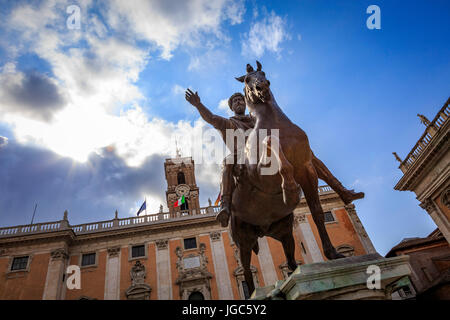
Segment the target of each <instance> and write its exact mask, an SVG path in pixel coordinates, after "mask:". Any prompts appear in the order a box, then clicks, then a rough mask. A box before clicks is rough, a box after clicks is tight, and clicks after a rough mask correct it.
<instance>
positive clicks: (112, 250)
mask: <svg viewBox="0 0 450 320" xmlns="http://www.w3.org/2000/svg"><path fill="white" fill-rule="evenodd" d="M119 253H120V247H113V248H108V256H109V257H110V258H113V257H118V256H119Z"/></svg>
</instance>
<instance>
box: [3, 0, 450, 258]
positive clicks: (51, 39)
mask: <svg viewBox="0 0 450 320" xmlns="http://www.w3.org/2000/svg"><path fill="white" fill-rule="evenodd" d="M372 4H376V5H378V6H379V7H380V10H381V29H380V30H369V29H368V28H367V27H366V20H367V18H368V17H369V14H367V13H366V9H367V7H368V6H369V5H372ZM69 5H78V6H79V8H80V19H81V20H80V21H81V23H80V29H68V28H67V25H66V20H67V19H68V17H69V16H70V14H67V13H66V8H67V7H68V6H69ZM0 10H1V11H0V21H1V22H0V34H1V37H0V84H1V85H0V163H1V167H0V225H1V226H9V225H19V224H27V223H29V222H30V220H31V215H32V211H33V208H34V204H35V203H36V202H37V203H38V209H37V213H36V217H35V221H36V222H44V221H52V220H59V219H61V218H62V214H63V212H64V210H66V209H67V210H68V211H69V221H70V223H71V224H80V223H87V222H91V221H98V220H108V219H111V218H112V217H113V215H114V211H115V210H116V209H118V210H119V216H121V217H128V216H132V215H134V214H135V212H136V211H137V209H138V208H139V207H140V205H141V203H142V201H143V199H144V197H147V199H148V202H149V207H150V209H151V210H153V211H157V209H158V208H159V204H160V203H163V204H164V197H165V194H164V192H165V189H166V183H165V180H164V173H163V161H164V159H165V158H167V157H169V156H171V155H173V153H174V151H175V146H174V144H173V140H171V137H173V134H177V135H178V136H179V137H184V136H187V135H188V134H189V133H190V132H192V131H193V130H194V129H202V128H203V129H206V128H208V125H207V124H205V123H204V122H202V121H201V120H199V115H198V113H197V112H196V110H194V109H193V108H192V107H191V106H190V105H189V104H188V103H187V102H186V101H185V100H184V94H183V90H184V89H185V88H187V87H190V88H192V89H194V90H196V91H198V92H199V94H200V96H201V99H202V101H203V103H204V104H205V105H206V106H208V107H209V108H210V109H211V110H212V111H213V112H215V113H218V114H221V115H223V116H227V115H228V113H227V109H228V107H227V106H226V99H227V98H228V97H229V96H230V95H231V94H232V93H234V92H237V91H241V90H242V84H241V83H239V82H237V81H236V80H234V77H236V76H240V75H242V74H243V73H244V72H245V65H246V64H247V63H251V64H253V65H255V60H256V59H258V60H259V61H260V62H261V63H262V65H263V70H264V71H265V73H266V75H267V77H268V79H269V80H270V81H271V87H272V91H273V93H274V95H275V97H276V99H277V101H278V104H279V105H280V107H281V108H282V109H283V110H284V111H285V113H286V114H287V115H288V116H289V117H290V118H291V120H292V121H294V122H295V123H296V124H297V125H299V126H300V127H301V128H302V129H303V130H305V131H306V133H307V134H308V136H309V139H310V143H311V146H312V149H313V151H314V152H315V154H316V155H317V156H318V157H319V158H320V159H322V161H323V162H324V163H325V164H326V165H327V166H328V167H329V168H330V170H332V172H333V173H334V174H335V175H336V176H337V177H338V178H339V179H340V180H341V181H342V182H343V184H344V185H345V186H347V187H349V188H354V189H356V190H358V191H364V192H365V194H366V198H365V199H363V200H358V201H357V202H355V204H356V207H357V211H358V214H359V216H360V218H361V220H362V222H363V224H364V226H365V227H366V230H367V232H368V234H369V236H370V237H371V239H372V241H373V242H374V245H375V247H376V249H377V250H378V251H379V252H380V253H381V254H385V253H387V251H388V250H389V249H390V248H391V247H393V246H394V245H395V244H396V243H398V242H399V241H400V240H401V239H403V238H405V237H422V236H426V235H427V234H429V233H430V232H431V231H433V230H434V228H435V225H434V223H433V221H432V220H431V219H430V218H429V217H428V215H427V214H426V212H425V211H424V210H422V209H421V208H420V207H419V206H418V201H417V200H416V199H415V196H414V194H413V193H411V192H399V191H395V190H394V189H393V187H394V185H395V184H396V182H397V181H398V180H399V178H400V177H401V172H400V170H399V169H398V162H396V161H395V159H394V157H393V155H392V152H393V151H396V152H397V153H398V154H399V156H400V157H401V158H403V157H405V156H406V155H407V154H408V152H409V150H410V149H411V148H412V147H413V146H414V144H415V142H416V141H417V140H418V138H419V137H420V136H421V134H422V133H423V131H424V129H425V128H424V126H423V125H422V124H421V123H420V121H419V119H418V118H417V116H416V115H417V113H421V114H424V115H425V116H427V117H428V118H429V119H430V120H431V119H432V118H433V117H434V116H435V114H436V112H437V111H438V110H439V109H440V108H441V106H442V105H443V104H444V102H445V101H446V100H447V99H448V97H449V92H450V90H449V89H450V85H449V81H448V74H449V71H450V61H449V58H448V57H450V42H449V41H448V40H449V39H450V25H449V18H450V4H449V2H448V1H438V0H434V1H409V2H405V1H376V2H373V1H350V0H348V1H336V2H330V1H320V0H314V1H313V0H310V1H289V2H288V1H283V2H281V1H264V2H258V1H243V0H212V1H206V0H196V1H190V2H187V1H148V2H140V1H118V0H116V1H109V2H100V1H80V2H77V1H51V0H49V1H40V2H39V1H37V2H33V4H29V3H28V2H26V1H9V2H6V5H2V8H1V9H0ZM181 144H182V142H181ZM182 152H183V155H186V156H188V155H189V150H187V147H185V148H184V150H183V146H182ZM196 174H197V183H198V184H199V186H200V201H201V205H206V204H207V199H208V198H211V199H214V198H215V197H216V195H217V192H218V182H219V179H220V177H219V166H218V165H214V164H198V165H197V166H196Z"/></svg>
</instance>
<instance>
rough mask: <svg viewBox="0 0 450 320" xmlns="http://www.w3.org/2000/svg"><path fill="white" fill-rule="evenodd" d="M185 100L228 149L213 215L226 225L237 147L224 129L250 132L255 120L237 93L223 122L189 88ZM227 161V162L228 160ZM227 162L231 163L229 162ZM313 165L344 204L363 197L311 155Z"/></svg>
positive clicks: (233, 96)
mask: <svg viewBox="0 0 450 320" xmlns="http://www.w3.org/2000/svg"><path fill="white" fill-rule="evenodd" d="M186 100H187V101H188V102H189V103H190V104H192V105H193V106H194V107H196V108H197V110H198V111H199V113H200V115H201V117H202V118H203V120H205V121H206V122H208V123H209V124H211V125H212V126H213V127H214V128H216V129H217V130H219V132H220V133H221V135H222V138H223V140H224V142H225V144H226V145H227V147H228V149H229V150H230V152H231V154H230V155H229V156H228V157H226V158H225V159H224V161H223V165H222V184H221V205H220V211H219V213H218V214H217V216H216V220H218V221H219V222H220V223H221V225H222V226H223V227H226V226H227V225H228V220H229V217H230V214H231V195H232V193H233V188H234V179H233V170H234V163H237V161H236V155H237V153H238V151H237V144H236V143H235V144H233V147H232V148H233V150H231V146H229V144H227V141H226V130H227V129H232V130H237V129H242V130H244V131H246V130H248V129H251V128H253V127H254V126H255V121H256V120H255V118H253V117H252V116H250V115H246V114H245V109H246V104H245V98H244V96H243V95H242V94H241V93H239V92H237V93H235V94H233V95H232V96H231V97H230V98H229V99H228V106H229V107H230V109H231V110H232V111H233V112H234V116H233V117H231V118H229V119H226V118H223V117H220V116H218V115H215V114H213V113H212V112H211V111H209V110H208V108H206V107H205V106H204V105H203V104H202V103H201V102H200V97H199V96H198V94H197V92H196V93H194V92H192V91H191V90H190V89H187V90H186ZM230 157H233V158H234V159H232V160H233V161H227V158H230ZM230 160H231V159H230ZM230 162H231V163H230ZM312 162H313V166H314V168H315V170H316V171H317V173H318V176H319V178H320V179H322V180H324V181H325V182H326V183H327V184H328V185H329V186H330V187H331V188H332V189H333V190H334V191H335V192H336V193H337V194H338V195H339V196H340V198H341V199H342V201H343V202H344V204H349V203H351V202H352V201H353V200H356V199H361V198H363V197H364V193H363V192H355V191H354V190H348V189H347V188H345V187H344V186H343V185H342V183H341V182H340V181H339V180H338V179H337V178H336V177H335V176H333V174H332V173H331V172H330V170H328V168H327V167H326V166H325V164H324V163H323V162H322V161H320V160H319V159H318V158H317V157H316V156H315V155H313V159H312Z"/></svg>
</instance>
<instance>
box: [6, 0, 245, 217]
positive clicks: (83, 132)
mask: <svg viewBox="0 0 450 320" xmlns="http://www.w3.org/2000/svg"><path fill="white" fill-rule="evenodd" d="M243 3H244V2H243V1H242V0H214V1H211V0H193V1H176V2H172V1H162V0H161V1H152V2H145V1H142V2H139V5H138V4H137V3H136V1H133V0H129V1H119V0H115V1H111V2H105V4H102V5H101V6H100V7H96V8H95V9H96V10H92V9H93V2H92V1H83V2H81V3H80V4H78V5H79V6H80V7H81V15H82V16H81V18H82V22H81V30H68V29H67V28H66V23H65V19H66V18H67V14H66V11H65V9H66V7H67V6H68V5H69V4H73V3H71V2H70V1H56V0H47V1H43V2H41V3H40V4H32V5H31V4H26V3H21V4H18V5H17V6H16V7H15V8H13V9H12V11H11V13H10V15H9V16H7V17H6V19H5V20H4V21H2V22H0V24H1V25H0V26H1V28H2V33H3V34H4V38H3V36H2V38H3V39H2V40H0V45H1V46H2V47H3V48H4V49H5V51H7V52H8V57H9V59H10V61H7V62H6V63H5V64H4V65H3V66H0V68H1V70H0V77H6V76H7V77H15V78H17V79H19V80H20V79H22V78H23V77H24V74H22V73H21V71H19V70H20V68H19V67H20V66H18V68H17V70H16V61H18V58H19V57H20V55H21V54H23V53H27V54H28V53H29V54H34V55H36V56H38V57H39V58H40V59H42V60H45V61H46V63H47V64H48V66H49V70H48V71H49V72H48V75H45V77H46V79H48V80H49V81H51V83H52V84H54V85H55V86H57V88H58V90H60V91H61V92H63V93H64V97H65V102H66V103H65V104H64V107H63V108H61V109H58V112H57V113H55V114H54V115H53V119H52V122H51V123H47V122H43V121H41V120H40V119H37V118H35V117H30V116H29V115H28V114H26V113H18V112H11V110H12V109H11V108H8V109H5V108H4V110H8V111H7V112H0V121H2V122H5V123H8V124H9V125H11V128H12V131H13V134H14V137H15V139H16V140H17V141H18V142H19V143H23V144H29V143H32V144H37V145H39V146H42V147H45V148H48V149H50V150H52V151H54V152H56V153H58V154H60V155H63V156H69V157H71V158H73V159H75V160H77V161H80V162H82V161H84V160H86V159H87V157H88V156H89V154H90V153H92V152H95V151H96V150H99V149H102V148H104V147H106V146H111V147H113V148H114V150H115V152H116V153H117V155H118V156H120V157H121V158H123V159H124V160H125V161H126V164H127V165H129V166H139V165H140V164H142V162H143V161H145V159H146V158H147V157H149V156H151V155H154V154H159V155H170V156H173V155H174V152H175V147H174V141H173V137H174V135H177V136H181V137H185V138H186V139H184V140H186V141H187V140H189V139H188V137H189V135H190V134H191V133H192V132H195V131H196V130H202V129H203V128H209V126H207V125H206V124H205V123H204V122H203V121H201V120H200V121H197V122H195V123H194V124H191V123H188V122H185V121H179V122H178V123H172V122H168V121H165V120H163V119H158V118H152V117H151V116H149V115H147V114H146V113H145V112H144V110H143V109H142V108H141V105H142V102H143V101H145V99H146V98H145V97H144V95H143V94H142V92H141V90H140V89H139V87H138V85H137V81H138V80H139V76H140V73H141V71H142V70H143V69H144V68H145V67H146V65H147V62H148V61H149V59H150V54H151V53H152V52H154V49H155V48H159V49H160V50H161V51H162V56H163V57H164V58H169V57H170V56H171V55H172V54H173V51H174V50H175V49H176V48H178V47H180V46H182V45H186V46H198V45H199V44H200V45H201V46H202V47H203V48H208V52H207V53H206V54H203V55H202V54H200V55H199V56H197V59H199V60H198V61H202V62H203V64H202V66H200V65H199V64H198V62H197V65H196V62H195V59H196V58H193V60H192V61H191V64H190V66H189V68H190V70H198V69H200V68H202V67H211V66H218V67H220V65H221V64H220V63H221V62H223V61H224V59H225V55H224V53H223V52H222V51H220V50H218V49H217V48H216V45H217V44H221V43H223V42H224V41H228V40H229V39H228V38H227V36H226V35H225V34H224V32H223V31H222V24H223V23H224V22H225V21H226V22H228V23H230V24H238V23H241V22H242V21H243V15H244V12H245V7H244V6H243ZM95 12H99V14H97V13H95ZM101 17H104V18H105V19H102V18H101ZM4 39H9V40H11V41H3V40H4ZM12 40H14V41H12ZM138 40H145V41H147V42H148V43H149V44H150V45H149V46H147V47H145V46H142V43H141V45H140V46H137V44H136V43H137V41H138ZM152 46H153V47H152ZM152 50H153V51H152ZM205 61H207V63H206V62H205ZM182 92H183V93H184V88H182V87H181V86H180V85H175V86H174V87H173V93H175V94H181V93H182ZM0 103H1V102H0ZM0 108H1V105H0ZM225 110H226V111H227V113H228V112H230V111H229V109H228V107H226V109H225ZM2 141H6V140H4V139H2ZM183 150H184V151H183ZM182 152H183V153H184V154H185V155H188V154H190V150H189V146H182ZM218 168H219V167H218V165H217V164H203V165H202V170H201V172H197V182H198V183H199V184H201V183H203V184H208V185H211V184H214V185H216V184H217V183H218V181H219V179H220V171H219V170H218ZM214 192H215V191H214ZM158 200H159V201H161V202H163V200H164V199H153V201H152V202H155V203H156V202H159V201H158ZM213 200H214V199H213ZM158 206H159V203H158ZM153 209H155V208H152V210H153Z"/></svg>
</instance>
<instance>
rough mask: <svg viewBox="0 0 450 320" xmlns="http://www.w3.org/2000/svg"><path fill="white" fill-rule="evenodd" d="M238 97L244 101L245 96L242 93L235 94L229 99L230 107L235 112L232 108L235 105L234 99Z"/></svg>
mask: <svg viewBox="0 0 450 320" xmlns="http://www.w3.org/2000/svg"><path fill="white" fill-rule="evenodd" d="M237 96H241V97H242V99H244V95H243V94H242V93H240V92H236V93H234V94H233V95H232V96H231V97H230V98H229V99H228V106H229V107H230V109H231V110H233V109H232V108H231V106H232V105H233V98H234V97H237Z"/></svg>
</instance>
